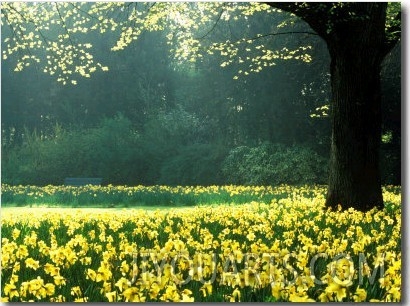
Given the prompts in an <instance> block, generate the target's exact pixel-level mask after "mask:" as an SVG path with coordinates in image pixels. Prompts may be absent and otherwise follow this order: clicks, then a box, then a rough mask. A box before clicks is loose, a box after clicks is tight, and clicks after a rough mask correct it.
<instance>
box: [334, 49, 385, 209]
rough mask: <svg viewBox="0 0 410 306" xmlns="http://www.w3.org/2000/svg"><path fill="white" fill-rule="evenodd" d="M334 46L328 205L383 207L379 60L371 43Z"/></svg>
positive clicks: (366, 207) (356, 207)
mask: <svg viewBox="0 0 410 306" xmlns="http://www.w3.org/2000/svg"><path fill="white" fill-rule="evenodd" d="M349 45H350V47H351V52H349V53H348V54H345V53H346V52H344V51H343V49H344V48H346V47H338V46H334V47H333V48H332V50H331V51H330V52H331V54H332V64H331V78H332V80H331V81H332V102H333V103H332V113H331V114H332V140H331V155H330V176H329V186H328V194H327V200H326V204H327V206H331V207H337V206H338V204H340V205H341V206H342V207H343V208H344V209H347V208H349V207H353V208H355V209H358V210H361V211H366V210H369V209H371V208H372V207H375V206H376V207H379V208H381V207H383V198H382V190H381V179H380V170H379V151H380V150H379V148H380V138H381V90H380V62H381V58H378V56H377V55H375V54H374V50H373V49H371V48H360V47H358V46H357V45H356V47H354V46H355V45H354V44H349Z"/></svg>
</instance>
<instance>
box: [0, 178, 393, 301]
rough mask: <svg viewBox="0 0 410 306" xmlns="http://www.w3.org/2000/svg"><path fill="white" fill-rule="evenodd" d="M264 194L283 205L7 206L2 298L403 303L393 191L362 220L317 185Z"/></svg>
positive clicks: (3, 225)
mask: <svg viewBox="0 0 410 306" xmlns="http://www.w3.org/2000/svg"><path fill="white" fill-rule="evenodd" d="M90 188H91V187H90ZM92 188H96V187H92ZM100 188H103V187H100ZM112 188H114V187H112ZM180 188H182V187H180ZM202 188H203V189H204V190H206V187H202ZM207 188H211V187H207ZM246 188H248V189H246ZM252 188H254V189H255V192H256V190H257V187H239V186H238V187H235V186H230V187H226V189H227V190H228V191H229V192H231V193H232V196H235V194H240V193H241V192H244V190H247V192H249V189H252ZM263 188H265V187H263ZM263 188H262V189H263ZM192 190H193V189H192V188H191V189H188V187H187V190H186V192H187V193H192ZM183 191H184V190H183V189H180V192H183ZM43 192H44V191H43ZM92 192H94V191H92ZM184 192H185V191H184ZM264 192H266V190H264ZM272 192H276V193H278V194H282V195H283V194H286V195H287V196H286V197H283V196H282V197H272V198H271V200H270V201H268V202H266V201H263V200H259V201H258V200H254V201H250V202H248V203H245V204H240V205H238V204H234V203H231V204H221V205H209V204H207V205H197V206H195V207H186V208H179V209H172V208H170V209H165V210H160V209H156V210H142V209H131V208H129V209H82V208H31V209H30V208H26V209H22V208H4V209H2V214H1V243H2V244H1V299H2V301H3V302H7V301H16V302H17V301H51V302H72V301H88V302H96V301H97V302H102V301H110V302H117V301H128V302H149V301H173V302H180V301H221V302H222V301H261V302H264V301H265V302H268V301H292V302H299V301H322V302H329V301H338V302H341V301H352V302H361V301H386V302H390V301H400V300H401V189H400V187H392V186H390V187H385V188H384V199H385V201H386V207H385V209H384V210H382V211H376V210H372V211H370V212H366V213H362V212H357V211H354V210H352V209H351V210H347V211H330V210H327V209H325V208H324V193H325V189H324V187H318V186H316V187H308V186H305V187H298V188H296V187H290V186H281V187H277V188H276V189H275V190H272ZM256 193H257V192H256ZM198 196H199V195H198ZM259 199H261V198H259ZM228 203H230V202H228Z"/></svg>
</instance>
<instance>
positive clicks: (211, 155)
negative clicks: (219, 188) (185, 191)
mask: <svg viewBox="0 0 410 306" xmlns="http://www.w3.org/2000/svg"><path fill="white" fill-rule="evenodd" d="M225 156H226V150H225V148H224V147H222V146H217V145H211V144H194V145H191V146H187V147H183V148H182V149H181V150H180V152H179V154H178V155H176V156H173V157H171V158H169V159H167V160H165V161H164V163H163V166H162V168H161V178H160V182H159V183H160V184H165V185H213V184H223V178H222V173H221V166H222V162H223V160H224V158H225Z"/></svg>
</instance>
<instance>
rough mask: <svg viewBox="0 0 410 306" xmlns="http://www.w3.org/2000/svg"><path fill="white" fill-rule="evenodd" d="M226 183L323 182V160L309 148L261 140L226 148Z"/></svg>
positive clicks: (324, 172) (224, 168) (224, 167)
mask: <svg viewBox="0 0 410 306" xmlns="http://www.w3.org/2000/svg"><path fill="white" fill-rule="evenodd" d="M222 170H223V173H224V175H225V177H226V178H227V180H228V182H229V183H232V184H240V185H242V184H244V185H278V184H284V183H287V184H312V183H317V184H323V183H325V182H326V180H327V160H326V159H325V158H323V157H321V156H319V155H318V154H317V153H316V152H314V151H312V150H311V149H308V148H304V147H299V146H293V147H285V146H283V145H281V144H271V143H263V144H262V145H260V146H257V147H247V146H241V147H237V148H235V149H233V150H231V151H230V153H229V155H228V157H227V158H226V159H225V160H224V162H223V168H222Z"/></svg>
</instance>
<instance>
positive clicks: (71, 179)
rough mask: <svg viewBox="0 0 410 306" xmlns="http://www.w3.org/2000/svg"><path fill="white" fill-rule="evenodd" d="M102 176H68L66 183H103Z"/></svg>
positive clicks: (69, 184) (71, 184) (78, 184)
mask: <svg viewBox="0 0 410 306" xmlns="http://www.w3.org/2000/svg"><path fill="white" fill-rule="evenodd" d="M101 182H102V178H101V177H66V178H65V179H64V185H68V186H85V185H97V186H99V185H101Z"/></svg>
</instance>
